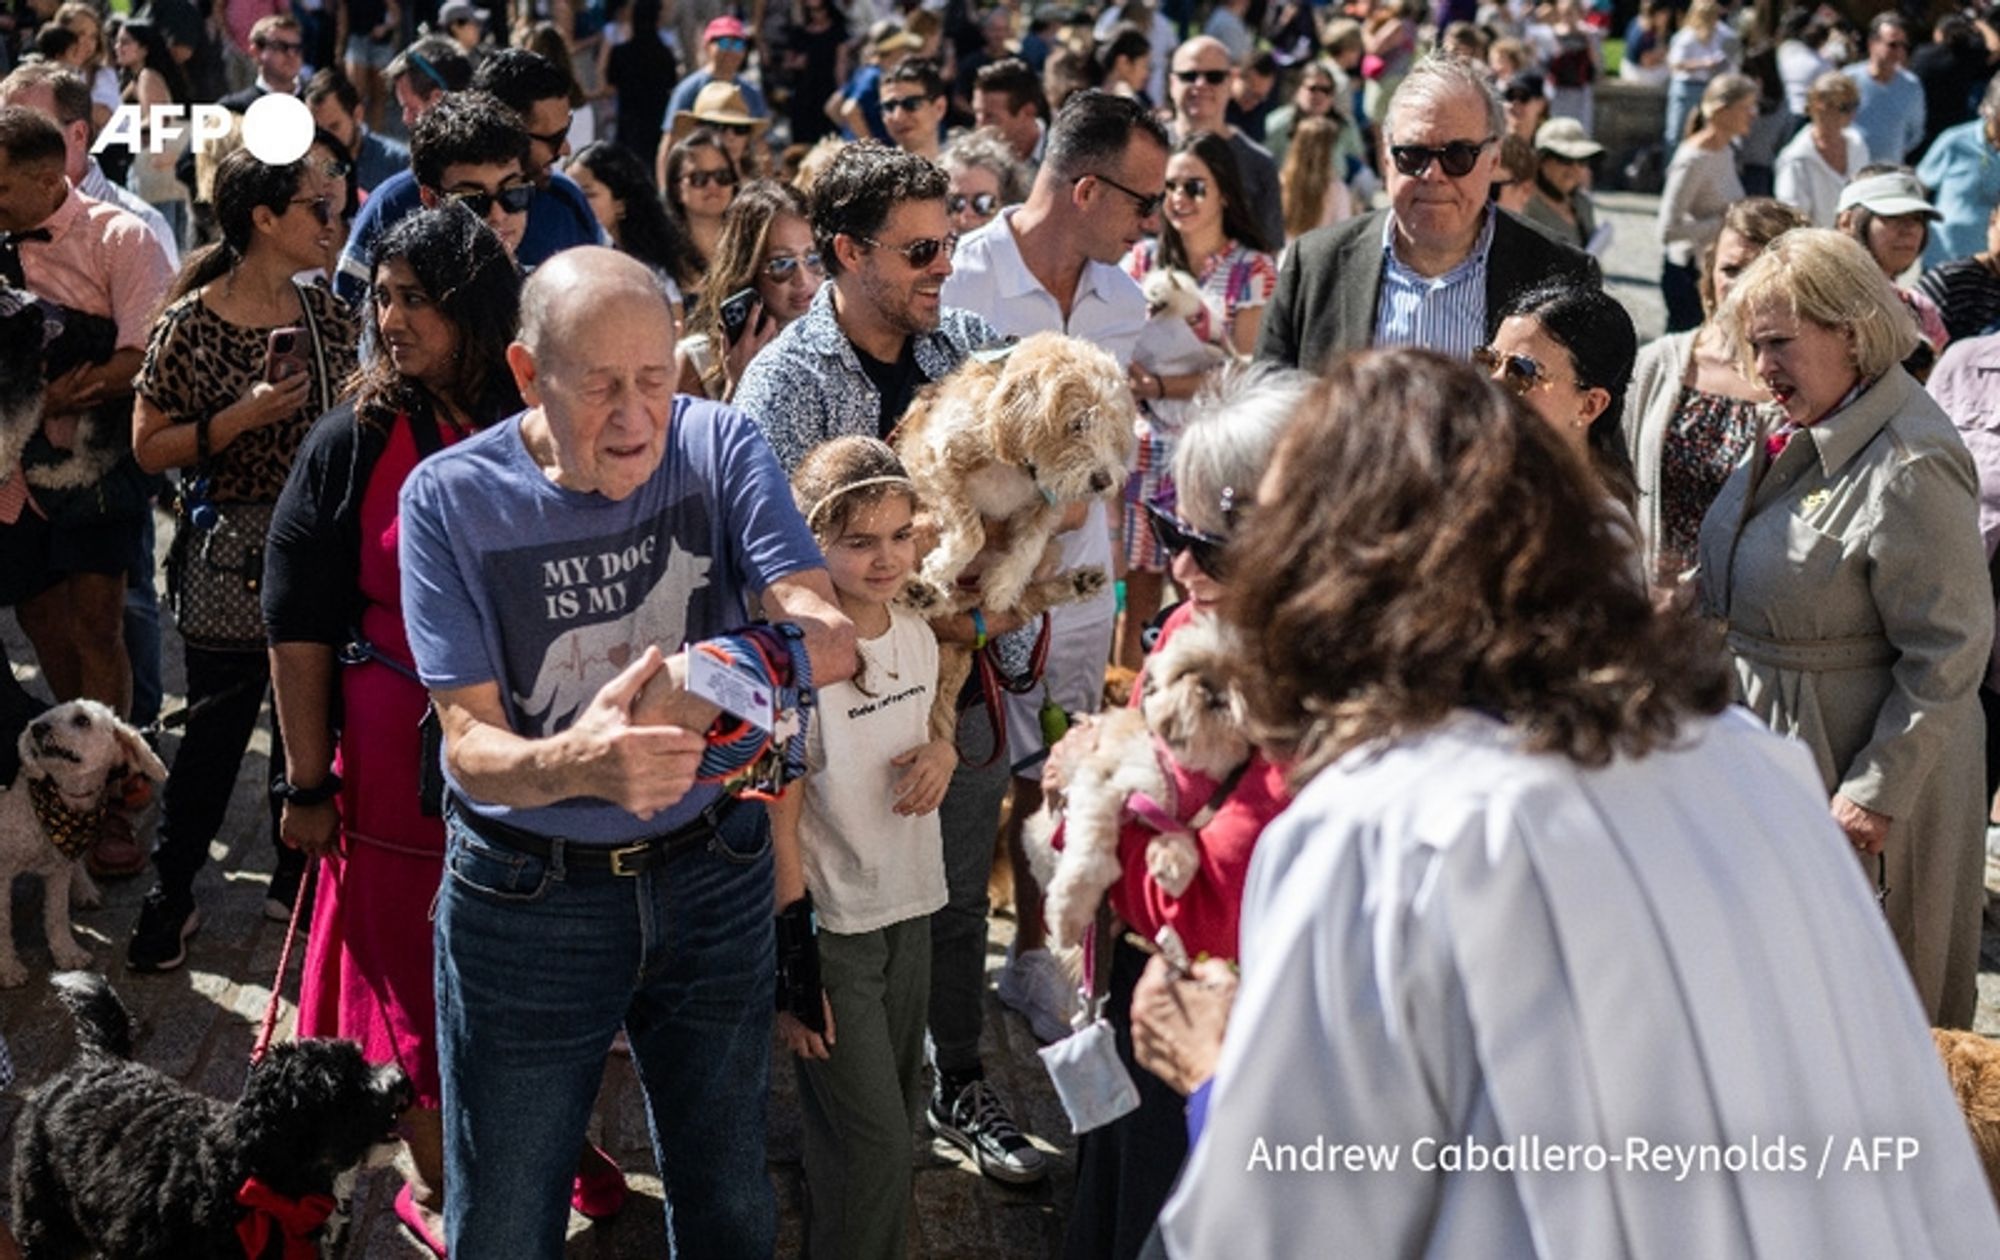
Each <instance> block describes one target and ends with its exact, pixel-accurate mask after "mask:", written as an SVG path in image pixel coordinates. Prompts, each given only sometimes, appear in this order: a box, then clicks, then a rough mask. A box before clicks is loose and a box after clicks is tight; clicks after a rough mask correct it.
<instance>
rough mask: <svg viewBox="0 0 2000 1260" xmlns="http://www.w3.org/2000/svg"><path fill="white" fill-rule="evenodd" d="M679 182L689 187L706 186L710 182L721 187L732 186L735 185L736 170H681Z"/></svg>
mask: <svg viewBox="0 0 2000 1260" xmlns="http://www.w3.org/2000/svg"><path fill="white" fill-rule="evenodd" d="M681 182H682V183H683V184H686V185H687V186H688V187H689V188H706V187H708V186H709V185H710V184H714V185H716V186H718V187H721V188H734V187H736V172H735V171H732V170H720V171H682V172H681Z"/></svg>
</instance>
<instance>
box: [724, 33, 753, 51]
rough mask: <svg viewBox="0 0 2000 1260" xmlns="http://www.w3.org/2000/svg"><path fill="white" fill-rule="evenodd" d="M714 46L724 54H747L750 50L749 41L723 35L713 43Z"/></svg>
mask: <svg viewBox="0 0 2000 1260" xmlns="http://www.w3.org/2000/svg"><path fill="white" fill-rule="evenodd" d="M715 46H716V47H717V48H720V49H721V50H722V51H724V52H748V51H749V50H750V41H749V40H747V39H738V38H737V37H736V36H734V35H724V36H722V37H721V38H720V39H718V40H716V41H715Z"/></svg>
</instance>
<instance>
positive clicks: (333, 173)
mask: <svg viewBox="0 0 2000 1260" xmlns="http://www.w3.org/2000/svg"><path fill="white" fill-rule="evenodd" d="M353 171H354V163H352V162H343V161H341V160H340V159H339V158H328V159H327V160H326V161H324V162H321V163H320V164H319V173H320V174H321V175H324V176H326V178H328V179H346V178H347V177H348V176H349V175H350V174H352V173H353Z"/></svg>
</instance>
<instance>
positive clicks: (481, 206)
mask: <svg viewBox="0 0 2000 1260" xmlns="http://www.w3.org/2000/svg"><path fill="white" fill-rule="evenodd" d="M445 196H447V197H450V198H451V199H452V200H453V201H456V202H458V203H459V204H460V205H463V206H464V207H465V208H466V209H467V210H470V211H472V213H474V214H476V215H478V216H479V217H480V218H482V219H483V218H485V217H486V216H487V215H489V214H491V213H493V203H495V202H499V203H500V208H501V209H502V210H504V211H506V212H507V213H508V214H526V213H528V207H529V205H531V204H532V203H533V202H534V200H535V186H534V185H533V184H510V185H509V186H507V187H506V188H502V189H501V190H500V191H499V192H497V193H490V192H487V191H486V190H484V189H480V190H479V191H477V192H448V193H446V194H445Z"/></svg>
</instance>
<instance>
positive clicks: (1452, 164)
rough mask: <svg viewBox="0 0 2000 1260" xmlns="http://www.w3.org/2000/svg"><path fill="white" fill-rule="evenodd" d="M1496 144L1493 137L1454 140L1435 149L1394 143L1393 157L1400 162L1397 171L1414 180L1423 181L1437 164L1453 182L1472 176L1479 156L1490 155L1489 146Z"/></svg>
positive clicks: (1391, 152)
mask: <svg viewBox="0 0 2000 1260" xmlns="http://www.w3.org/2000/svg"><path fill="white" fill-rule="evenodd" d="M1492 143H1493V140H1492V138H1491V137H1488V138H1487V139H1485V140H1453V141H1452V142H1451V143H1449V144H1444V145H1439V146H1438V147H1436V148H1431V147H1429V146H1427V145H1421V144H1392V145H1390V146H1389V157H1390V158H1391V159H1392V160H1393V161H1394V162H1395V163H1396V169H1397V170H1399V171H1401V172H1402V173H1403V174H1405V175H1407V176H1409V177H1410V178H1411V179H1420V178H1422V176H1423V173H1424V172H1425V171H1427V170H1429V169H1431V163H1432V162H1436V163H1437V164H1438V165H1439V166H1441V167H1443V168H1444V173H1445V174H1446V175H1449V176H1451V177H1452V178H1453V179H1461V178H1463V177H1464V176H1466V175H1469V174H1471V173H1472V168H1473V167H1474V166H1476V165H1478V163H1479V155H1480V154H1482V153H1484V152H1486V146H1487V145H1490V144H1492Z"/></svg>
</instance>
